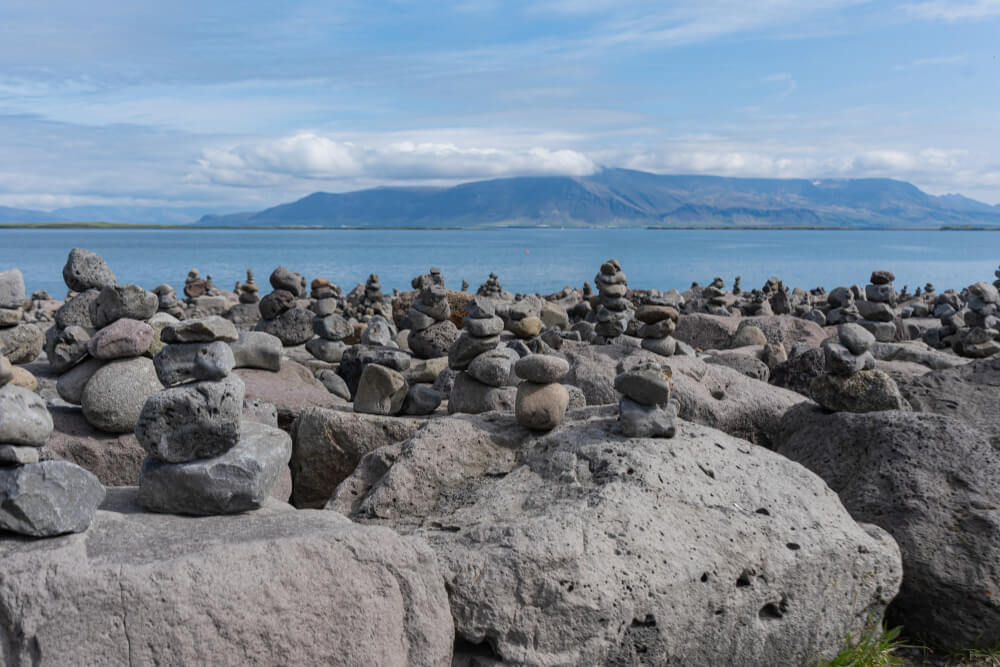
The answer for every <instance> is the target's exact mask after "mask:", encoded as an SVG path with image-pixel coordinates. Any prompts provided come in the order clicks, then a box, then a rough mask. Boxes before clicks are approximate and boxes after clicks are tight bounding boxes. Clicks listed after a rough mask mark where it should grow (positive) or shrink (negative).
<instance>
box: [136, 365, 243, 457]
mask: <svg viewBox="0 0 1000 667" xmlns="http://www.w3.org/2000/svg"><path fill="white" fill-rule="evenodd" d="M245 393H246V386H245V385H244V384H243V380H241V379H240V378H238V377H236V376H235V375H233V376H230V377H228V378H226V379H225V380H222V381H220V382H204V381H203V382H195V383H192V384H186V385H181V386H179V387H171V388H169V389H164V390H163V391H161V392H159V393H157V394H154V395H153V396H151V397H150V398H149V400H147V401H146V405H145V406H144V407H143V408H142V413H141V414H140V416H139V421H138V423H137V424H136V427H135V437H136V439H138V440H139V444H140V445H142V448H143V449H145V450H146V452H147V453H148V454H149V455H150V456H153V457H156V458H158V459H160V460H161V461H167V462H169V463H183V462H187V461H193V460H195V459H202V458H210V457H213V456H218V455H220V454H222V453H224V452H226V451H228V450H229V449H231V448H232V447H234V446H236V443H237V442H239V439H240V419H241V417H242V414H243V396H244V394H245Z"/></svg>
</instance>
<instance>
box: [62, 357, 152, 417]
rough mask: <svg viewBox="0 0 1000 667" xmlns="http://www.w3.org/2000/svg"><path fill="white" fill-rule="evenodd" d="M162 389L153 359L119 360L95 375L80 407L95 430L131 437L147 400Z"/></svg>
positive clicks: (84, 393)
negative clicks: (130, 433)
mask: <svg viewBox="0 0 1000 667" xmlns="http://www.w3.org/2000/svg"><path fill="white" fill-rule="evenodd" d="M74 370H75V369H74ZM162 388H163V385H161V384H160V381H159V379H157V377H156V368H155V367H154V366H153V360H152V359H149V358H147V357H134V358H132V359H117V360H115V361H112V362H109V363H107V364H104V365H103V366H101V367H100V368H98V369H97V370H96V371H94V373H93V375H91V376H90V379H89V380H87V384H86V385H85V386H84V388H83V393H82V394H81V395H80V405H81V406H82V407H83V415H84V417H86V418H87V421H88V422H90V424H91V425H92V426H94V427H95V428H97V429H100V430H101V431H105V432H107V433H128V432H130V431H133V430H135V425H136V424H137V423H138V421H139V413H141V412H142V406H143V405H145V404H146V399H147V398H149V397H150V396H152V395H153V394H155V393H156V392H158V391H159V390H160V389H162Z"/></svg>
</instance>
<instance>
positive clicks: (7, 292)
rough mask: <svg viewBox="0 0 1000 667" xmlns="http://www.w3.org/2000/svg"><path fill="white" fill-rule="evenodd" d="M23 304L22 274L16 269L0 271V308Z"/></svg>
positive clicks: (17, 306)
mask: <svg viewBox="0 0 1000 667" xmlns="http://www.w3.org/2000/svg"><path fill="white" fill-rule="evenodd" d="M22 306H24V276H23V275H21V272H20V270H18V269H8V270H7V271H0V308H21V307H22Z"/></svg>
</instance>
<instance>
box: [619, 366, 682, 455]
mask: <svg viewBox="0 0 1000 667" xmlns="http://www.w3.org/2000/svg"><path fill="white" fill-rule="evenodd" d="M615 389H616V390H617V391H618V392H620V393H621V394H622V398H621V400H620V401H619V402H618V421H619V422H620V423H621V427H622V432H623V433H624V434H625V435H627V436H628V437H630V438H672V437H674V434H675V433H676V432H677V429H676V425H675V421H676V419H677V411H678V404H677V401H676V399H673V398H671V393H672V392H673V374H672V372H671V370H670V368H669V367H664V366H661V365H660V364H658V363H656V362H654V361H644V362H642V363H640V364H638V365H636V366H633V367H632V368H631V369H629V370H627V371H625V372H624V373H621V374H620V375H618V376H617V377H616V378H615Z"/></svg>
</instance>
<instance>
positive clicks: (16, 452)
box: [0, 445, 39, 466]
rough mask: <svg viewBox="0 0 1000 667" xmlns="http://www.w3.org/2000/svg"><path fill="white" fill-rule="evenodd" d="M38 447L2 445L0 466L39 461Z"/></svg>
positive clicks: (0, 448) (0, 446)
mask: <svg viewBox="0 0 1000 667" xmlns="http://www.w3.org/2000/svg"><path fill="white" fill-rule="evenodd" d="M38 461H39V456H38V447H20V446H17V445H0V466H5V465H24V464H25V463H38Z"/></svg>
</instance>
